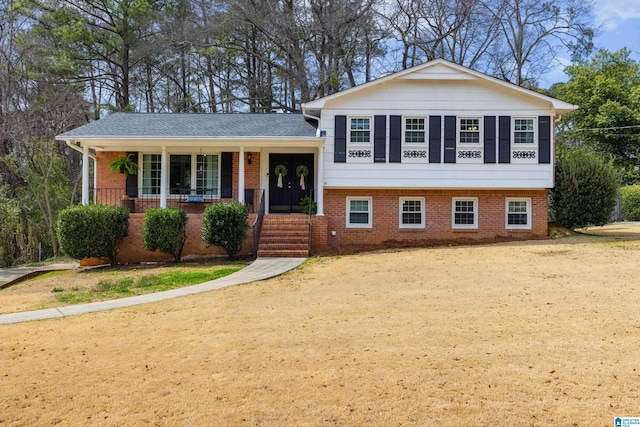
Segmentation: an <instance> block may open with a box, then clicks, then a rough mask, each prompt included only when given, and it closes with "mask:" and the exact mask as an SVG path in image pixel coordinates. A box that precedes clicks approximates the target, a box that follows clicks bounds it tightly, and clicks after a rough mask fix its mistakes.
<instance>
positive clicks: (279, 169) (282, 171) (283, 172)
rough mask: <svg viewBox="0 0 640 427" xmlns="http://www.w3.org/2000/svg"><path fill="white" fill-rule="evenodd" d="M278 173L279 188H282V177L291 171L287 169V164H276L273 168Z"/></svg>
mask: <svg viewBox="0 0 640 427" xmlns="http://www.w3.org/2000/svg"><path fill="white" fill-rule="evenodd" d="M273 171H274V172H275V173H276V175H278V188H282V177H283V176H287V174H288V173H289V171H288V170H287V167H286V166H285V165H282V164H280V165H278V166H276V168H275V169H274V170H273Z"/></svg>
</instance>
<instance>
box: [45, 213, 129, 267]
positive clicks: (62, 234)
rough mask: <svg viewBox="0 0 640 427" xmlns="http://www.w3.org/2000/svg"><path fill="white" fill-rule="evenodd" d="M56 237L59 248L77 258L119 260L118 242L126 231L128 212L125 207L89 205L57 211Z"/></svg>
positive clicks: (127, 231) (115, 262) (127, 229)
mask: <svg viewBox="0 0 640 427" xmlns="http://www.w3.org/2000/svg"><path fill="white" fill-rule="evenodd" d="M56 225H57V227H56V228H57V232H58V240H59V241H60V246H61V248H62V250H63V251H64V252H65V253H66V254H67V255H69V256H71V257H73V258H76V259H83V258H90V257H96V258H101V257H107V258H109V260H110V261H111V265H117V264H118V242H119V241H120V240H121V239H122V238H123V237H125V236H126V235H127V234H128V233H129V212H128V211H127V210H125V209H122V208H119V207H114V206H104V205H88V206H75V207H72V208H68V209H64V210H62V211H60V212H59V213H58V222H57V224H56Z"/></svg>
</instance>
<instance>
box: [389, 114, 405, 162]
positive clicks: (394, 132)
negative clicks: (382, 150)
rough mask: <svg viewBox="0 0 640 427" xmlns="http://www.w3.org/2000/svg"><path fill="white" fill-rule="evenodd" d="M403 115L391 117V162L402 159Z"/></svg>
mask: <svg viewBox="0 0 640 427" xmlns="http://www.w3.org/2000/svg"><path fill="white" fill-rule="evenodd" d="M401 151H402V116H391V117H389V163H400V162H401V161H402V154H401Z"/></svg>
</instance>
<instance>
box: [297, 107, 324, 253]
mask: <svg viewBox="0 0 640 427" xmlns="http://www.w3.org/2000/svg"><path fill="white" fill-rule="evenodd" d="M302 115H303V116H304V117H306V118H308V119H311V120H315V121H316V123H318V127H317V128H316V138H320V137H321V136H322V131H321V130H320V117H316V116H313V115H311V114H309V113H307V111H306V109H305V108H304V106H303V107H302ZM323 154H324V144H322V147H319V148H318V173H317V176H316V179H317V180H318V185H317V186H316V187H318V188H317V189H316V191H317V194H316V206H317V207H318V210H317V212H316V215H324V212H323V208H324V206H323V200H324V194H323V193H324V186H323V183H322V181H321V180H324V170H323V169H322V167H323V163H324V160H323V158H324V156H323ZM312 196H313V195H312ZM311 200H312V201H313V197H311ZM311 206H312V204H310V206H309V247H308V252H309V255H311V254H312V253H313V220H312V218H311Z"/></svg>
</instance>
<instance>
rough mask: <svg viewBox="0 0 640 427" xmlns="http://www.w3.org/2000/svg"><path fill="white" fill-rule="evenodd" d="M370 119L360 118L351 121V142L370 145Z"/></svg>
mask: <svg viewBox="0 0 640 427" xmlns="http://www.w3.org/2000/svg"><path fill="white" fill-rule="evenodd" d="M370 129H371V128H370V119H369V118H368V117H358V118H353V119H351V139H350V141H351V142H354V143H368V142H369V141H370V138H371V131H370Z"/></svg>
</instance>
